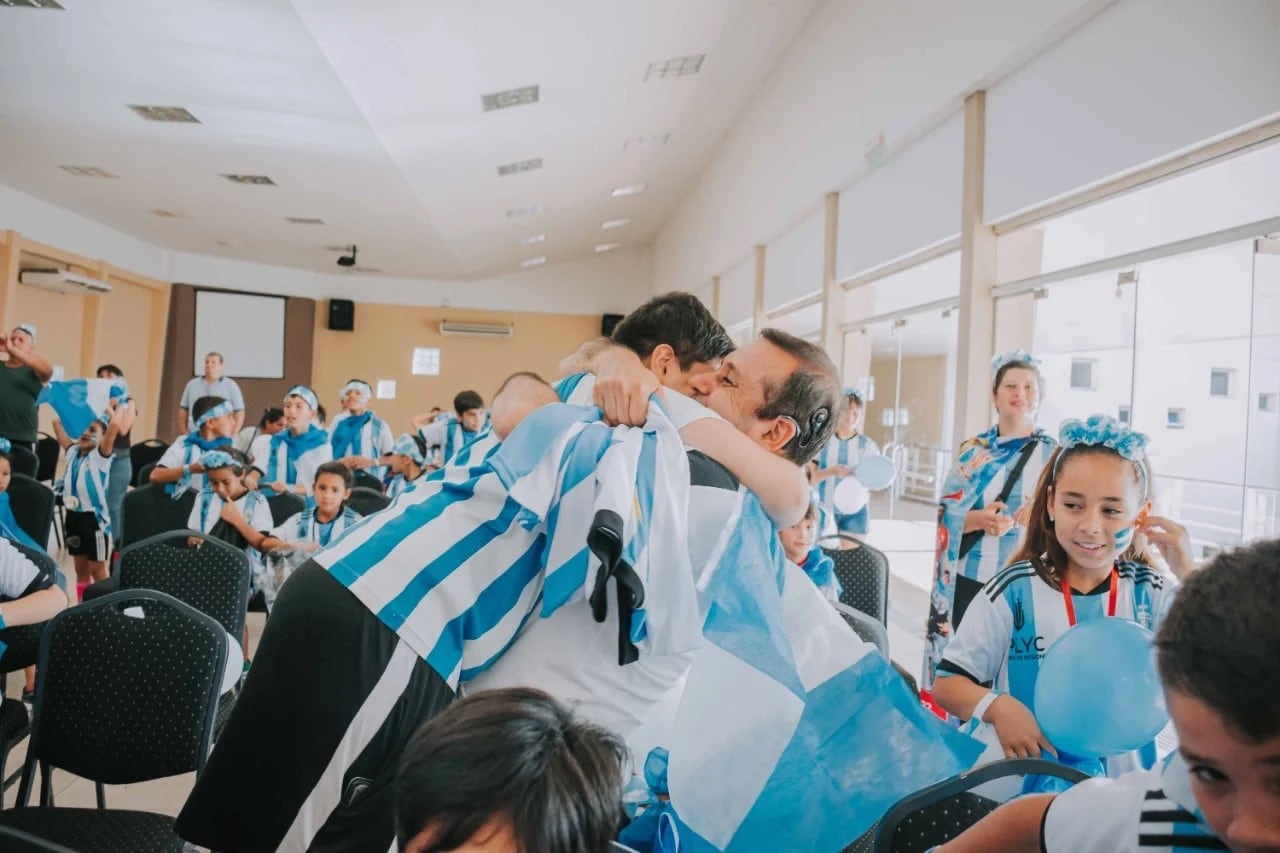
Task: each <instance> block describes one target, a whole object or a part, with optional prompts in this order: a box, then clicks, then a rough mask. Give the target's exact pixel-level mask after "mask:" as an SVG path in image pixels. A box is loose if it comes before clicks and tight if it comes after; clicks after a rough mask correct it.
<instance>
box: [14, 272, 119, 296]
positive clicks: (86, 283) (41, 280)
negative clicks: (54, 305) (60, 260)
mask: <svg viewBox="0 0 1280 853" xmlns="http://www.w3.org/2000/svg"><path fill="white" fill-rule="evenodd" d="M18 281H19V282H20V283H22V284H29V285H31V286H32V287H39V288H42V289H44V290H52V291H54V292H55V293H110V292H111V285H109V284H107V283H106V282H105V281H99V280H98V279H96V278H90V277H89V276H87V275H80V274H79V273H74V272H70V271H69V270H59V269H29V270H22V271H21V272H20V273H18Z"/></svg>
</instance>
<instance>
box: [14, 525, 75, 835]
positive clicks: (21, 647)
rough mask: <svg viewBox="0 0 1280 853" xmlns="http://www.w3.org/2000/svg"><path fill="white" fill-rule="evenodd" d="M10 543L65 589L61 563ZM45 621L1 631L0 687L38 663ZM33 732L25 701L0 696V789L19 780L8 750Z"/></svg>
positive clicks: (24, 546)
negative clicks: (9, 769)
mask: <svg viewBox="0 0 1280 853" xmlns="http://www.w3.org/2000/svg"><path fill="white" fill-rule="evenodd" d="M11 544H12V545H13V547H14V548H16V549H17V550H18V551H19V552H21V553H22V555H23V556H24V557H26V558H27V559H28V560H30V561H31V562H33V563H35V564H36V566H37V567H38V568H39V569H40V570H41V571H42V572H44V573H45V574H46V575H48V576H49V577H52V578H53V579H54V582H55V583H56V584H57V587H58V589H60V590H65V589H66V585H67V579H66V578H65V577H63V575H62V572H61V571H59V569H58V564H57V563H56V562H54V560H53V558H52V557H50V556H49V555H48V554H47V553H46V552H44V551H38V550H36V549H34V548H28V547H27V546H26V545H22V544H20V543H18V542H14V543H11ZM11 600H12V599H10V598H8V597H7V596H5V597H0V602H4V601H11ZM46 624H48V623H46V622H38V623H36V624H34V625H15V626H13V627H10V628H5V629H4V630H0V643H4V646H5V649H4V654H3V656H0V686H3V684H4V676H5V675H7V674H8V673H10V672H17V671H19V670H21V669H23V668H25V667H28V666H33V665H34V664H35V662H36V657H37V656H38V653H39V650H40V635H41V634H43V633H44V626H45V625H46ZM2 694H3V690H0V695H2ZM30 733H31V717H30V715H29V714H28V713H27V706H26V703H25V702H22V701H21V700H19V699H7V698H6V699H0V790H8V789H9V787H10V786H11V785H13V783H14V782H16V781H18V777H19V776H20V775H21V772H22V771H21V769H19V770H16V771H14V773H13V775H12V776H7V775H5V767H6V765H7V764H8V763H9V753H10V752H12V751H13V748H14V747H15V746H17V745H18V744H20V743H22V741H23V739H24V738H26V736H27V735H29V734H30ZM6 849H8V848H5V847H2V846H0V850H6Z"/></svg>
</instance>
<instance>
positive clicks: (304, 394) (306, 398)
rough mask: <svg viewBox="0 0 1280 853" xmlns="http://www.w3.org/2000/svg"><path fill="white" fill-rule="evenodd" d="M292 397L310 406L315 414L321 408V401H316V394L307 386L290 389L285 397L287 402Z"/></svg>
mask: <svg viewBox="0 0 1280 853" xmlns="http://www.w3.org/2000/svg"><path fill="white" fill-rule="evenodd" d="M290 397H297V398H299V399H300V400H302V402H304V403H306V404H307V405H308V406H310V407H311V411H313V412H314V411H315V410H316V409H318V408H320V401H319V400H317V399H316V392H315V391H312V390H311V389H310V388H308V387H307V386H306V385H294V386H293V387H292V388H290V389H289V393H288V394H285V395H284V398H285V400H288V399H289V398H290Z"/></svg>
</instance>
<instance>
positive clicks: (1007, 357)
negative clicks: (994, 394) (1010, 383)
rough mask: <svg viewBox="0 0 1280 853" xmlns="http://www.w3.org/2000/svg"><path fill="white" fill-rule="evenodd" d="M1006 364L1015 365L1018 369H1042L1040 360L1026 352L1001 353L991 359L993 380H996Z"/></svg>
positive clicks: (1016, 350) (1018, 350)
mask: <svg viewBox="0 0 1280 853" xmlns="http://www.w3.org/2000/svg"><path fill="white" fill-rule="evenodd" d="M1006 364H1013V365H1017V366H1018V367H1028V368H1031V369H1032V370H1039V369H1040V359H1038V358H1036V357H1035V356H1034V355H1032V354H1031V353H1029V352H1026V351H1025V350H1020V349H1015V350H1010V351H1009V352H1006V353H1001V354H1000V355H997V356H996V357H995V358H993V359H991V378H992V379H994V378H995V377H996V376H997V375H999V373H1000V369H1001V368H1002V367H1004V366H1005V365H1006Z"/></svg>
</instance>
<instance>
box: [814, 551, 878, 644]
mask: <svg viewBox="0 0 1280 853" xmlns="http://www.w3.org/2000/svg"><path fill="white" fill-rule="evenodd" d="M833 539H839V540H841V541H843V542H852V543H855V544H856V547H854V548H850V549H839V548H827V547H824V548H823V549H822V550H823V551H824V552H825V553H826V555H827V556H828V557H830V558H831V560H832V562H834V563H835V570H834V571H835V576H836V580H838V581H840V586H841V590H840V603H841V604H847V605H848V606H850V607H852V608H853V609H854V610H860V611H862V612H863V613H865V614H867V615H868V616H870V617H872V618H873V619H875V620H876V621H878V622H879V623H880V624H881V625H885V626H888V624H889V622H888V618H889V558H888V557H886V556H885V555H884V552H882V551H880V550H879V549H877V548H873V547H872V546H870V545H868V544H867V543H866V542H860V541H858V539H857V538H856V537H853V536H850V535H849V534H847V533H840V534H837V535H835V536H825V537H823V539H822V541H823V542H829V541H831V540H833Z"/></svg>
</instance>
